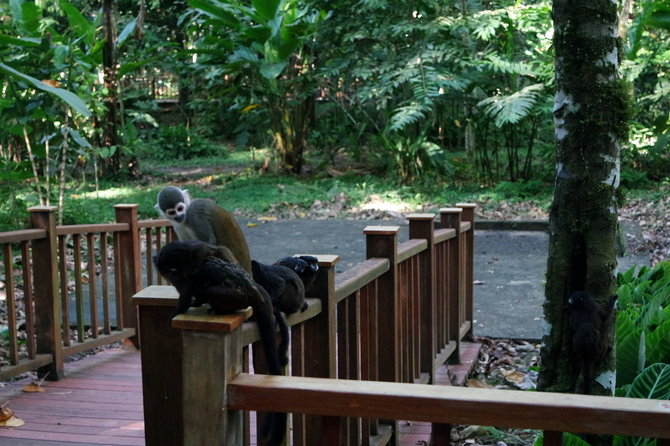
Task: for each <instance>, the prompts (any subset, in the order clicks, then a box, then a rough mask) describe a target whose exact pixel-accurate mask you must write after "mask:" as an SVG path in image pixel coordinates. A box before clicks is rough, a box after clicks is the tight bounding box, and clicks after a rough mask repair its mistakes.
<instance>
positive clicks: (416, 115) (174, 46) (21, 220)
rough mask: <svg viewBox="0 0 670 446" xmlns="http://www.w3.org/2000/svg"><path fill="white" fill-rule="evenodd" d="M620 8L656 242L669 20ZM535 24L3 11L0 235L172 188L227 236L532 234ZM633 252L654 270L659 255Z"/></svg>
mask: <svg viewBox="0 0 670 446" xmlns="http://www.w3.org/2000/svg"><path fill="white" fill-rule="evenodd" d="M619 3H620V4H619V11H620V14H619V34H620V36H621V50H622V51H621V52H620V54H622V55H623V57H622V61H621V74H622V76H623V77H624V78H625V79H626V80H627V81H628V82H629V85H630V88H631V91H632V93H633V95H632V97H633V101H634V104H632V105H633V116H632V117H631V132H630V137H629V141H628V143H627V144H626V145H625V146H624V147H622V151H621V180H622V190H623V192H624V194H625V195H627V197H623V196H622V201H621V203H622V205H623V206H624V207H623V209H624V210H623V212H624V216H628V217H629V218H638V219H639V217H640V215H642V220H643V221H642V222H641V223H642V224H643V226H644V225H645V224H647V223H649V222H647V221H646V220H647V218H646V217H645V216H646V215H647V214H653V213H654V212H656V214H657V215H656V216H655V217H656V219H655V220H654V219H653V218H651V217H649V220H654V223H649V225H651V226H654V228H653V229H656V230H657V232H658V234H661V235H659V237H665V238H666V239H667V233H668V232H669V231H668V229H667V228H664V226H665V225H664V224H663V223H662V220H663V219H662V213H661V214H659V212H663V210H664V209H665V210H666V211H667V209H668V206H670V205H669V204H668V203H667V200H664V199H663V197H665V196H666V195H667V192H668V188H669V186H668V184H669V176H670V174H669V172H670V149H669V147H668V136H669V135H670V133H669V132H668V129H669V128H670V115H669V113H670V112H669V111H670V104H669V102H670V95H669V94H668V93H670V80H669V79H668V69H669V67H670V45H668V43H669V40H670V33H669V31H670V1H668V0H642V1H635V0H624V1H622V2H619ZM550 13H551V2H550V1H546V0H538V1H521V0H516V1H512V0H503V1H475V0H470V1H468V0H459V1H437V0H435V1H433V0H419V1H402V0H398V1H391V2H378V1H373V0H360V1H352V0H336V1H328V2H326V1H323V0H252V1H239V0H232V1H216V0H191V1H188V2H187V1H171V0H169V1H168V0H142V1H139V2H138V1H124V0H119V1H112V0H98V1H91V0H69V1H66V0H54V1H51V0H37V1H24V0H11V1H8V2H7V1H0V86H1V91H2V97H0V120H1V122H2V123H3V125H2V127H1V128H0V230H11V229H18V228H21V227H24V226H25V224H26V219H27V212H26V209H27V208H28V207H30V206H34V205H38V204H51V205H58V206H60V208H61V211H60V215H59V219H60V222H62V223H66V224H72V223H90V222H102V221H110V220H112V219H113V209H112V207H111V205H112V204H115V203H119V202H131V203H139V204H140V216H142V217H145V218H149V217H155V216H156V212H155V210H154V209H153V204H154V202H155V196H156V192H157V191H158V189H159V188H160V187H162V185H164V184H166V183H184V182H188V183H190V184H189V189H191V191H192V193H193V195H196V196H208V197H211V198H215V199H217V201H219V202H220V203H221V204H222V205H224V206H225V207H227V208H229V209H231V210H233V211H235V212H236V213H238V215H239V214H248V215H256V216H258V215H259V214H272V215H278V216H280V217H286V216H289V217H296V216H297V217H301V216H315V215H316V216H317V217H324V216H343V215H347V212H350V213H351V212H359V213H360V212H364V210H365V206H366V204H370V203H371V202H380V201H384V202H391V203H392V204H395V205H396V206H397V207H395V208H394V209H400V210H429V209H431V207H436V206H438V207H439V206H441V205H444V204H445V203H453V202H456V201H474V202H477V203H478V204H480V208H481V211H480V212H481V214H480V216H484V217H487V216H493V217H496V216H498V217H503V218H508V217H510V216H511V217H518V216H531V217H538V216H540V217H542V216H546V212H547V209H548V206H549V201H550V197H551V193H552V188H553V180H554V175H555V142H554V123H553V118H552V107H553V95H554V79H553V76H554V66H553V64H554V54H553V48H552V32H553V30H552V21H551V15H550ZM188 166H197V167H199V168H202V167H203V166H205V167H206V169H204V174H202V175H200V176H199V177H198V178H197V179H194V178H193V177H188V176H185V172H186V171H187V169H186V168H187V167H188ZM199 171H200V172H203V170H202V169H200V170H199ZM626 198H627V200H626ZM659 203H660V206H659ZM626 206H627V207H626ZM664 206H665V207H664ZM323 209H327V210H326V211H323ZM659 217H660V220H661V223H659V222H658V219H659ZM648 238H649V240H648V241H649V242H650V243H651V244H657V245H659V246H660V248H659V249H660V251H659V252H658V253H657V254H656V257H658V258H662V257H663V256H664V251H663V249H664V248H663V246H666V248H667V244H665V243H666V242H667V241H668V240H665V241H663V240H661V241H658V240H654V239H653V238H654V236H653V235H650V236H649V237H648Z"/></svg>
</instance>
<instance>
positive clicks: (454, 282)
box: [440, 208, 463, 363]
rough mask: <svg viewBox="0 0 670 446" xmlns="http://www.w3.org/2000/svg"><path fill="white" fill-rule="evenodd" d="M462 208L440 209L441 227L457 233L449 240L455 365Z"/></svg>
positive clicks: (454, 359)
mask: <svg viewBox="0 0 670 446" xmlns="http://www.w3.org/2000/svg"><path fill="white" fill-rule="evenodd" d="M462 212H463V210H462V209H461V208H443V209H440V226H441V227H443V228H453V229H454V230H455V231H456V237H454V238H453V239H452V240H449V242H448V243H449V254H448V255H449V271H448V276H449V277H448V280H449V286H448V288H449V299H448V300H449V304H448V309H447V312H448V324H449V326H448V331H449V342H451V341H452V340H453V341H454V342H455V343H456V349H455V350H454V352H453V353H452V355H451V357H450V358H449V359H450V361H451V362H453V363H460V362H461V360H460V343H461V337H460V329H461V322H460V317H459V316H460V311H461V310H460V308H459V305H460V296H461V292H462V286H463V283H462V281H461V276H462V272H461V260H460V259H461V213H462Z"/></svg>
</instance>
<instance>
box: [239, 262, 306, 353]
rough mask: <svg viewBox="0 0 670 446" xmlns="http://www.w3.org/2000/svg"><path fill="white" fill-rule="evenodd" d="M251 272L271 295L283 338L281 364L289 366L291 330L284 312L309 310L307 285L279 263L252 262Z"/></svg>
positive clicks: (293, 272)
mask: <svg viewBox="0 0 670 446" xmlns="http://www.w3.org/2000/svg"><path fill="white" fill-rule="evenodd" d="M251 272H252V274H253V277H254V280H255V281H256V283H257V284H259V285H260V286H262V287H263V288H265V290H266V291H267V292H268V294H269V295H270V300H271V301H272V306H273V309H274V315H275V319H276V320H277V325H278V326H279V333H280V336H281V341H280V344H279V363H280V364H281V365H282V366H286V364H288V342H289V329H288V324H287V323H286V320H285V319H284V316H283V315H282V312H283V313H285V314H293V313H295V312H297V311H305V310H306V309H307V304H306V303H305V285H304V284H303V281H302V279H301V278H300V276H299V275H298V274H297V273H296V272H295V271H294V270H293V269H291V268H289V267H287V266H284V265H279V264H277V263H275V264H274V265H266V264H263V263H260V262H257V261H255V260H252V261H251Z"/></svg>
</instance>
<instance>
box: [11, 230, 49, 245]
mask: <svg viewBox="0 0 670 446" xmlns="http://www.w3.org/2000/svg"><path fill="white" fill-rule="evenodd" d="M46 236H47V231H46V229H21V230H19V231H8V232H1V233H0V243H19V242H27V241H30V240H37V239H41V238H45V237H46Z"/></svg>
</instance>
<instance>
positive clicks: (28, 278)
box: [21, 242, 37, 359]
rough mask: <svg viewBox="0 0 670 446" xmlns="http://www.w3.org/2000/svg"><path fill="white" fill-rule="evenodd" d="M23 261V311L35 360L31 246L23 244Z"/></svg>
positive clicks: (27, 340) (27, 341)
mask: <svg viewBox="0 0 670 446" xmlns="http://www.w3.org/2000/svg"><path fill="white" fill-rule="evenodd" d="M21 261H22V264H23V309H24V311H25V314H26V338H27V339H26V343H27V348H28V357H29V358H33V359H34V358H35V355H36V354H37V345H36V337H35V305H34V303H35V299H34V294H33V291H34V290H33V275H32V273H33V271H32V267H31V265H32V262H31V261H30V245H29V244H28V243H27V242H22V243H21Z"/></svg>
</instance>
